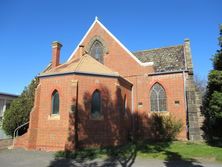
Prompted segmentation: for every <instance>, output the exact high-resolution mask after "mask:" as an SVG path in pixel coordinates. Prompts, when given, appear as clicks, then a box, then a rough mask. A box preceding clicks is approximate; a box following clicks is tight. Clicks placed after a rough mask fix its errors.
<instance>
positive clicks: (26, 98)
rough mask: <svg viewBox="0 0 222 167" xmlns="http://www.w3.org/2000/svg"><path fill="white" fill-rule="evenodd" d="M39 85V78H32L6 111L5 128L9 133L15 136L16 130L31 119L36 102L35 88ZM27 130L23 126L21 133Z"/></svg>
mask: <svg viewBox="0 0 222 167" xmlns="http://www.w3.org/2000/svg"><path fill="white" fill-rule="evenodd" d="M37 85H38V79H37V78H36V79H34V80H32V82H31V83H30V85H29V86H28V87H25V89H24V90H23V92H22V94H21V95H20V96H19V97H18V98H17V99H15V100H13V101H12V103H11V105H10V107H9V109H7V110H6V111H5V113H4V119H3V125H2V127H3V129H4V131H5V132H6V134H7V135H11V136H13V132H14V130H15V129H16V128H17V127H18V126H20V125H22V124H24V123H26V122H28V121H29V113H30V111H31V110H32V107H33V104H34V96H35V88H36V87H37ZM26 130H27V127H26V128H23V129H21V130H20V133H24V131H26Z"/></svg>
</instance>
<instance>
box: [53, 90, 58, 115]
mask: <svg viewBox="0 0 222 167" xmlns="http://www.w3.org/2000/svg"><path fill="white" fill-rule="evenodd" d="M52 114H59V93H58V91H57V90H55V91H54V92H53V93H52Z"/></svg>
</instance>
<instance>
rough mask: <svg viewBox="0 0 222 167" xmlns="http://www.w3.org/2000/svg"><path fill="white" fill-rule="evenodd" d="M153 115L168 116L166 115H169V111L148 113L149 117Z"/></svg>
mask: <svg viewBox="0 0 222 167" xmlns="http://www.w3.org/2000/svg"><path fill="white" fill-rule="evenodd" d="M153 114H157V115H163V116H168V115H170V112H169V111H150V112H149V113H148V115H149V116H151V115H153Z"/></svg>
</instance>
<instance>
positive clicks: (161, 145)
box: [56, 141, 222, 162]
mask: <svg viewBox="0 0 222 167" xmlns="http://www.w3.org/2000/svg"><path fill="white" fill-rule="evenodd" d="M107 156H108V157H114V158H118V159H129V158H132V157H141V158H155V159H163V160H183V161H195V160H205V161H219V162H222V148H221V147H212V146H209V145H207V144H205V143H191V142H182V141H174V142H151V141H149V142H143V143H142V142H141V143H137V144H132V143H131V144H126V145H123V146H118V147H110V148H100V149H89V148H88V149H82V150H79V151H74V152H57V153H56V157H67V158H77V159H78V158H80V159H91V160H92V159H95V158H98V157H107Z"/></svg>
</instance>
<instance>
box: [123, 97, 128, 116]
mask: <svg viewBox="0 0 222 167" xmlns="http://www.w3.org/2000/svg"><path fill="white" fill-rule="evenodd" d="M123 107H124V108H123V112H124V114H126V112H127V98H126V95H125V96H124V106H123Z"/></svg>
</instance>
